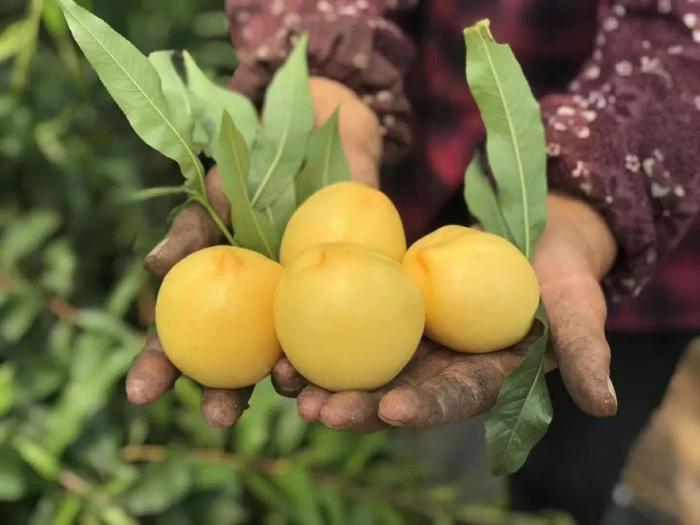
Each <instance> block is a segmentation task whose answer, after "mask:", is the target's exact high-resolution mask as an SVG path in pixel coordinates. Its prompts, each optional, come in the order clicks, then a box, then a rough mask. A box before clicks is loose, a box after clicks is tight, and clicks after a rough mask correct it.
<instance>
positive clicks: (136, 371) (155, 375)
mask: <svg viewBox="0 0 700 525" xmlns="http://www.w3.org/2000/svg"><path fill="white" fill-rule="evenodd" d="M177 375H178V371H177V369H176V368H175V366H173V364H172V363H171V362H170V360H169V359H168V357H167V356H166V355H165V353H164V352H163V347H162V346H161V344H160V340H159V339H158V337H157V336H155V335H150V336H148V339H147V340H146V344H145V346H144V349H143V350H142V351H141V353H140V354H139V355H138V356H136V359H135V360H134V363H133V364H132V365H131V370H129V374H128V375H127V376H126V396H127V398H128V399H129V401H130V402H131V403H133V404H135V405H145V404H147V403H151V402H153V401H155V400H156V399H158V398H159V397H160V396H162V395H163V394H164V393H165V392H167V391H168V390H170V389H171V388H172V386H173V384H174V383H175V379H176V378H177Z"/></svg>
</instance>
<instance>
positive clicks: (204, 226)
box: [126, 78, 381, 428]
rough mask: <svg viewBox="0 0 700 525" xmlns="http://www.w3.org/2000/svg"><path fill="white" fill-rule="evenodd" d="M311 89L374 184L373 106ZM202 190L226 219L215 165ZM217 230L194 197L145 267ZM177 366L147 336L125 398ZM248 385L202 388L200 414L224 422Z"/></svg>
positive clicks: (331, 87)
mask: <svg viewBox="0 0 700 525" xmlns="http://www.w3.org/2000/svg"><path fill="white" fill-rule="evenodd" d="M310 89H311V94H312V99H313V104H314V113H315V115H316V123H317V125H319V124H322V123H323V122H324V121H325V120H326V119H327V118H328V117H330V116H331V114H332V113H333V111H335V110H336V108H337V107H338V106H340V108H341V110H340V121H339V122H340V124H339V126H340V135H341V140H342V142H343V146H344V148H345V151H346V154H347V157H348V163H349V165H350V172H351V176H352V178H353V179H354V180H358V181H361V182H364V183H366V184H369V185H372V186H377V181H378V177H377V165H378V162H379V157H380V150H381V140H380V135H379V123H378V121H377V118H376V116H375V115H374V113H372V111H371V110H370V109H369V108H368V107H367V106H366V105H365V104H363V103H362V102H361V101H360V100H359V99H358V98H357V96H356V95H355V94H354V93H353V92H352V91H350V90H348V89H347V88H345V87H344V86H342V85H341V84H338V83H337V82H333V81H331V80H326V79H322V78H312V79H311V81H310ZM207 195H208V197H209V200H210V202H211V204H212V206H213V207H214V209H215V211H216V212H217V214H218V215H219V217H221V218H222V220H223V221H224V222H225V223H226V224H227V225H228V219H229V218H230V213H229V212H230V209H229V203H228V200H227V199H226V197H225V196H224V193H223V189H222V188H221V183H220V180H219V175H218V172H217V171H216V170H212V171H211V172H210V173H209V175H208V176H207ZM221 240H222V239H221V233H220V231H219V229H218V228H217V227H216V225H215V224H214V223H213V221H212V220H211V218H210V216H209V214H208V213H207V211H205V210H204V208H202V206H200V205H199V204H197V203H192V204H190V205H188V206H187V207H186V208H184V209H183V210H182V211H181V212H180V213H179V214H178V215H177V217H176V218H175V220H174V221H173V224H172V226H171V228H170V231H169V232H168V234H167V235H166V237H165V239H164V240H163V241H162V242H160V243H159V244H158V245H157V246H156V247H155V248H154V249H153V250H152V251H151V253H149V254H148V256H147V257H146V260H145V266H146V268H147V269H148V270H149V271H151V272H152V273H153V274H155V275H157V276H159V277H163V276H164V275H165V274H166V273H167V272H168V271H169V270H170V268H172V267H173V266H174V265H175V264H176V263H177V262H178V261H180V260H181V259H182V258H184V257H185V256H187V255H189V254H190V253H192V252H195V251H197V250H201V249H202V248H206V247H207V246H212V245H214V244H217V243H219V242H221ZM178 375H179V371H178V370H177V369H176V368H175V366H174V365H173V364H172V363H171V362H170V361H169V360H168V358H167V356H166V355H165V353H164V352H163V348H162V346H161V344H160V341H159V340H158V338H157V337H156V336H151V337H149V338H148V340H147V341H146V344H145V346H144V349H143V351H142V352H141V353H140V354H139V355H138V357H137V358H136V360H135V361H134V363H133V365H132V367H131V370H130V371H129V374H128V376H127V380H126V391H127V396H128V398H129V401H131V402H132V403H134V404H137V405H141V404H146V403H151V402H153V401H155V400H156V399H158V398H160V397H161V396H162V395H163V394H164V393H165V392H167V391H168V390H169V389H170V388H171V387H172V386H173V384H174V383H175V380H176V378H177V376H178ZM252 391H253V387H249V388H245V389H240V390H223V389H213V388H204V389H203V390H202V401H201V406H202V414H203V415H204V418H205V419H206V421H207V423H208V424H209V425H210V426H212V427H215V428H222V427H229V426H231V425H233V424H234V423H235V422H236V421H237V420H238V418H239V417H240V416H241V414H242V413H243V411H244V410H245V408H246V407H247V405H248V399H249V398H250V395H251V393H252Z"/></svg>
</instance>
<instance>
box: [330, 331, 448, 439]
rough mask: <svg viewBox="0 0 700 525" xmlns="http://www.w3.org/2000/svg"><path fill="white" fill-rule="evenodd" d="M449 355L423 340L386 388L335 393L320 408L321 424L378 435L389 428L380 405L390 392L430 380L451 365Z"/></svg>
mask: <svg viewBox="0 0 700 525" xmlns="http://www.w3.org/2000/svg"><path fill="white" fill-rule="evenodd" d="M450 354H451V353H450V352H446V351H444V350H437V347H436V345H435V344H434V343H432V342H430V341H427V340H424V341H422V342H421V344H420V346H419V347H418V349H417V350H416V354H415V355H414V356H413V359H412V360H411V361H410V362H409V363H408V364H407V365H406V367H405V368H404V369H403V370H402V371H401V372H400V373H399V375H398V376H397V377H395V378H394V379H393V380H392V381H391V382H390V383H389V384H387V385H386V386H384V387H382V388H380V389H377V390H375V391H372V392H365V391H349V392H339V393H337V394H332V395H331V396H330V397H329V398H328V399H326V400H325V401H324V403H323V405H322V407H321V411H320V421H321V422H322V423H323V424H324V425H326V426H328V427H330V428H335V429H343V430H352V431H355V432H375V431H377V430H381V429H383V428H385V427H386V422H385V421H383V420H382V419H381V418H380V417H379V403H380V401H381V399H382V397H383V396H384V395H385V394H386V393H387V392H389V391H391V390H394V389H396V388H397V387H399V386H409V385H415V384H417V383H419V382H420V381H421V378H425V377H430V376H431V375H434V374H437V373H438V372H439V371H440V370H443V369H444V368H445V367H446V366H447V364H448V363H449V356H450Z"/></svg>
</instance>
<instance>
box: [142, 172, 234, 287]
mask: <svg viewBox="0 0 700 525" xmlns="http://www.w3.org/2000/svg"><path fill="white" fill-rule="evenodd" d="M206 189H207V196H208V198H209V201H210V202H211V204H212V206H213V208H214V210H215V211H216V213H217V214H218V215H219V217H221V219H222V220H223V221H224V223H227V221H228V219H227V218H228V217H229V215H230V213H229V204H228V201H227V199H226V196H225V195H224V192H223V188H222V187H221V179H220V178H219V172H218V171H217V170H216V169H213V170H211V171H210V172H209V174H208V175H207V179H206ZM220 240H221V232H220V231H219V229H218V228H217V226H216V225H215V224H214V222H213V221H212V219H211V217H210V216H209V213H208V212H207V211H206V210H205V209H204V208H203V207H202V206H201V205H200V204H199V203H196V202H193V203H190V204H188V205H187V206H185V208H183V209H182V211H180V213H178V214H177V216H176V217H175V219H174V220H173V223H172V225H171V226H170V230H169V231H168V234H167V235H166V236H165V238H164V239H163V240H162V241H161V242H159V243H158V244H157V245H156V246H155V248H153V249H152V250H151V252H150V253H149V254H148V255H147V256H146V259H145V261H144V265H145V266H146V268H147V269H148V270H149V271H150V272H152V273H153V274H155V275H157V276H159V277H162V276H164V275H165V274H166V273H168V271H169V270H170V268H172V267H173V266H174V265H175V264H176V263H177V262H178V261H180V260H181V259H183V258H184V257H186V256H187V255H189V254H190V253H192V252H195V251H197V250H201V249H202V248H206V247H207V246H212V245H214V244H216V243H217V242H219V241H220Z"/></svg>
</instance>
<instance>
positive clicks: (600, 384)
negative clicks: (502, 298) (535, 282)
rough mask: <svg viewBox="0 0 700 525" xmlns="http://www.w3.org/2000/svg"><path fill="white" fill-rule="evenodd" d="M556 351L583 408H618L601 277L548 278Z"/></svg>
mask: <svg viewBox="0 0 700 525" xmlns="http://www.w3.org/2000/svg"><path fill="white" fill-rule="evenodd" d="M542 300H543V302H544V304H545V307H546V309H547V313H548V316H549V322H550V329H551V332H552V341H553V343H554V353H555V357H556V360H557V363H558V366H559V369H560V373H561V377H562V380H563V381H564V384H565V386H566V389H567V391H568V392H569V395H571V398H572V399H573V400H574V402H575V403H576V405H577V406H578V407H579V408H580V409H581V410H583V411H584V412H586V413H588V414H590V415H592V416H597V417H605V416H612V415H614V414H615V413H616V412H617V396H616V394H615V389H614V387H613V384H612V381H611V380H610V346H609V345H608V342H607V341H606V339H605V331H604V327H605V316H606V305H605V298H604V296H603V292H602V290H601V288H600V285H599V284H598V282H597V280H596V279H595V278H594V277H593V276H592V275H591V276H571V277H569V278H567V279H564V280H561V281H559V282H556V283H552V284H543V286H542Z"/></svg>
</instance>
